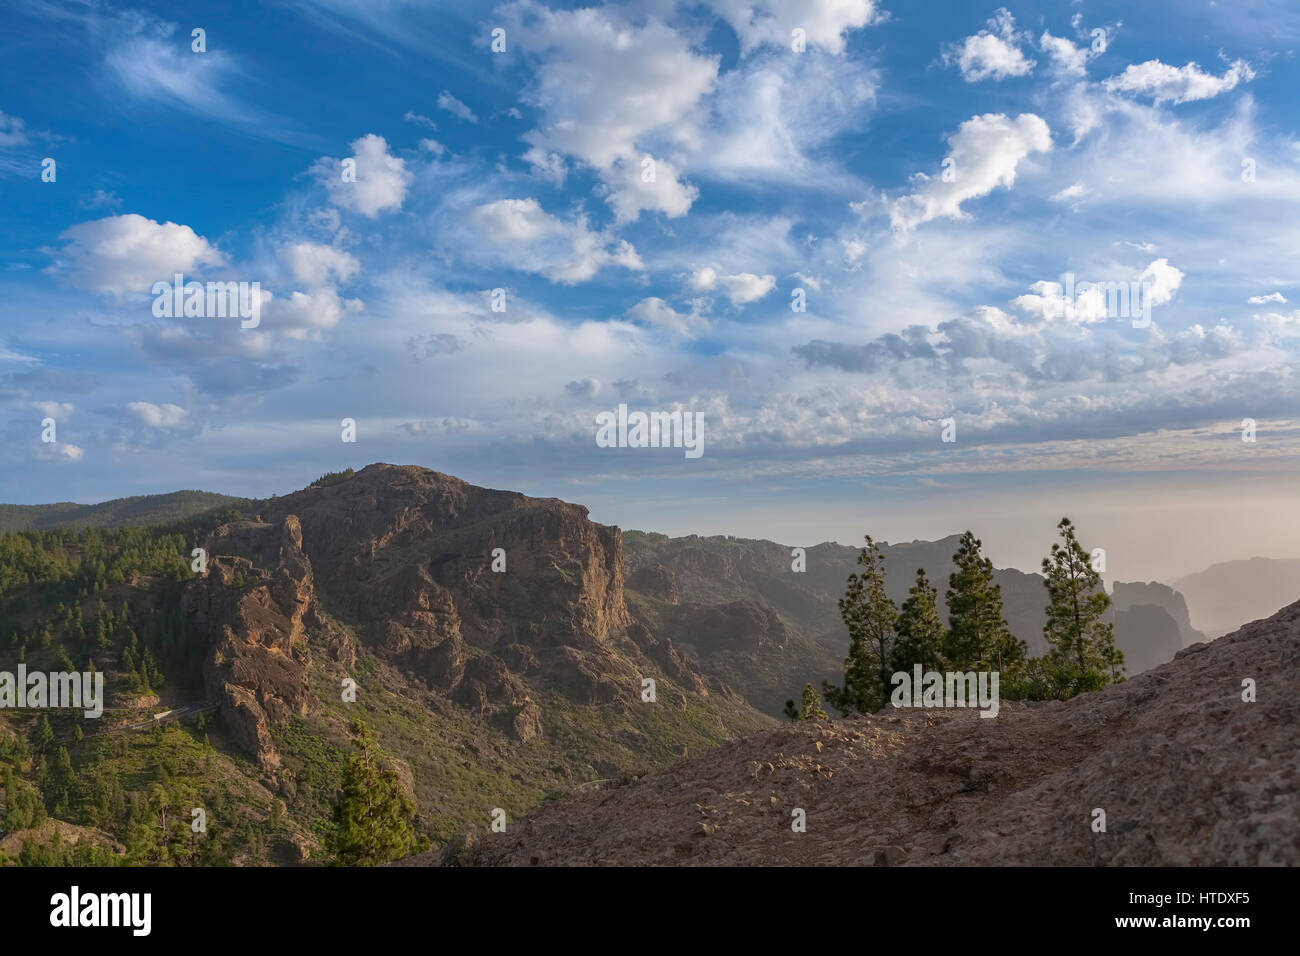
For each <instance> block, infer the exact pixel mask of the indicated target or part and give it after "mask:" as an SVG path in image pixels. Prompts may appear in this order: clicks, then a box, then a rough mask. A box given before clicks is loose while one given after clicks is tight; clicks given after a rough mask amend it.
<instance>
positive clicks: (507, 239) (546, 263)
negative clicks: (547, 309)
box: [469, 198, 645, 283]
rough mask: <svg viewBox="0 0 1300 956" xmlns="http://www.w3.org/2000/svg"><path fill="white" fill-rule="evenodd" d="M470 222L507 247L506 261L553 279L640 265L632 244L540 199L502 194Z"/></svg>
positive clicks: (586, 276)
mask: <svg viewBox="0 0 1300 956" xmlns="http://www.w3.org/2000/svg"><path fill="white" fill-rule="evenodd" d="M469 222H470V224H471V225H472V226H473V227H474V228H475V229H476V231H477V232H478V233H479V235H481V236H482V237H483V238H485V239H488V240H489V241H490V242H491V243H493V245H495V246H497V247H506V248H508V250H509V251H508V253H506V254H505V256H504V257H503V258H502V261H503V262H505V263H506V264H509V265H511V266H513V267H514V268H519V269H523V270H525V271H528V272H535V273H538V274H539V275H543V276H545V277H546V278H548V279H551V280H552V281H554V282H562V283H573V282H585V281H587V280H588V279H590V278H592V277H593V276H594V275H595V274H596V273H597V272H599V271H600V270H601V269H602V268H604V267H605V266H610V265H617V266H622V267H623V268H625V269H633V270H641V269H644V268H645V265H644V264H643V263H642V262H641V258H640V256H638V255H637V252H636V249H635V248H633V247H632V244H631V243H629V242H627V241H625V240H622V239H615V238H614V237H613V236H611V235H609V234H608V233H606V232H593V231H592V230H590V229H588V227H587V221H586V218H585V217H583V216H579V217H577V219H575V220H574V221H573V222H565V221H563V220H561V219H558V218H556V217H555V216H552V215H551V214H550V213H548V212H546V211H545V210H544V209H542V207H541V204H540V203H538V201H537V200H536V199H532V198H529V199H499V200H497V201H495V202H490V203H484V204H483V205H480V206H477V207H475V208H474V209H473V210H471V211H470V213H469Z"/></svg>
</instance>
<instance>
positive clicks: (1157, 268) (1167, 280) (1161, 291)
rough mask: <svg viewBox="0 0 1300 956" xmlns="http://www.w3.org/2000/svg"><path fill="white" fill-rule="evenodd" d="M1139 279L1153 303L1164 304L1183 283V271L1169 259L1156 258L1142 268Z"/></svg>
mask: <svg viewBox="0 0 1300 956" xmlns="http://www.w3.org/2000/svg"><path fill="white" fill-rule="evenodd" d="M1138 281H1139V282H1141V283H1142V285H1143V286H1144V287H1145V288H1146V290H1147V295H1148V296H1149V297H1150V302H1151V304H1152V305H1164V303H1166V302H1168V301H1169V300H1170V299H1172V298H1173V297H1174V293H1175V292H1177V291H1178V287H1179V286H1181V285H1182V284H1183V273H1182V271H1181V270H1179V269H1175V268H1174V267H1173V266H1171V265H1170V264H1169V260H1168V259H1156V260H1155V261H1154V262H1152V263H1151V264H1150V265H1149V266H1147V267H1146V268H1145V269H1143V270H1142V274H1141V275H1139V276H1138Z"/></svg>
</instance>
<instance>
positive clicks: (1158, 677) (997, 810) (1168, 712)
mask: <svg viewBox="0 0 1300 956" xmlns="http://www.w3.org/2000/svg"><path fill="white" fill-rule="evenodd" d="M1297 647H1300V602H1297V603H1295V604H1292V605H1290V606H1289V607H1286V608H1284V609H1283V610H1282V611H1280V612H1278V613H1277V614H1275V615H1274V616H1273V617H1271V618H1269V619H1267V620H1263V621H1256V622H1254V623H1252V624H1249V625H1247V626H1246V627H1244V628H1242V629H1240V630H1239V631H1237V632H1236V633H1234V634H1232V635H1229V636H1227V637H1223V638H1220V639H1219V640H1217V641H1214V642H1213V643H1210V644H1195V645H1193V646H1191V647H1189V648H1186V649H1184V650H1182V651H1181V652H1179V654H1178V655H1177V657H1176V658H1175V659H1174V660H1173V661H1171V662H1168V663H1165V664H1163V665H1161V666H1159V667H1156V668H1155V669H1153V670H1150V671H1148V672H1146V673H1145V674H1142V675H1140V676H1138V677H1136V678H1133V679H1132V680H1128V681H1125V682H1123V683H1121V684H1116V685H1112V686H1110V687H1107V688H1104V689H1102V690H1100V691H1097V692H1094V693H1089V694H1084V695H1081V696H1079V697H1076V698H1074V699H1072V700H1069V701H1064V702H1061V701H1053V702H1045V703H1035V704H1018V703H1011V702H1006V701H1004V702H1003V703H1002V706H1001V710H1000V712H999V713H998V715H997V716H996V717H994V718H992V719H987V718H981V717H980V716H979V714H978V712H977V711H975V710H965V709H948V710H943V709H933V710H911V709H908V710H897V711H885V712H882V713H881V714H878V715H875V716H871V717H865V718H856V719H852V720H835V721H804V722H800V723H797V724H795V725H793V726H789V727H786V728H783V729H780V730H775V731H770V732H766V733H761V734H757V735H754V736H752V737H748V738H745V739H743V740H739V741H735V742H733V743H730V744H726V745H724V746H722V747H721V748H719V749H718V750H715V751H713V752H711V753H708V754H706V755H704V756H701V757H693V758H688V759H686V760H684V761H681V762H679V763H676V764H673V765H672V766H670V767H669V768H668V769H667V770H665V771H663V772H661V773H660V774H658V775H656V776H653V777H647V778H642V779H640V780H637V781H634V782H630V783H627V784H626V785H623V786H618V787H614V788H613V789H608V790H605V791H601V792H594V793H593V792H587V791H576V792H573V793H570V794H567V795H565V796H563V797H561V798H559V799H557V800H554V801H549V802H547V803H546V804H543V805H542V806H541V807H540V808H539V809H537V810H536V811H534V812H533V813H532V814H531V815H529V816H528V817H525V818H524V819H522V820H519V821H517V822H512V824H511V826H510V828H509V830H508V831H507V832H505V833H486V834H481V835H479V838H478V839H477V840H476V841H474V842H472V843H467V842H465V843H461V844H460V845H459V846H458V851H457V853H456V854H455V862H456V863H457V864H459V865H521V866H528V865H572V864H602V863H609V862H616V863H617V864H618V865H620V866H636V865H654V864H725V865H739V866H753V865H823V866H824V865H845V864H850V865H877V866H879V865H887V866H895V865H903V866H924V865H980V866H988V865H992V864H1001V865H1033V866H1053V865H1132V866H1169V865H1173V866H1187V865H1195V866H1260V865H1289V866H1294V865H1297V864H1300V787H1298V786H1297V781H1300V753H1298V752H1297V749H1296V745H1295V743H1296V734H1297V728H1300V698H1297V697H1296V695H1295V694H1293V693H1290V692H1289V689H1290V688H1292V687H1294V686H1296V684H1297V682H1298V681H1300V653H1297ZM796 810H799V811H803V814H804V816H805V819H806V832H794V830H793V829H792V827H791V821H792V819H793V817H792V814H793V813H794V812H795V811H796ZM1099 811H1101V812H1103V813H1104V815H1105V826H1104V829H1097V828H1095V823H1096V822H1097V821H1098V820H1100V817H1099ZM439 861H440V858H439V857H438V856H437V855H435V854H427V855H425V856H423V857H418V858H411V859H409V860H408V861H406V863H407V865H422V864H423V865H436V864H437V863H438V862H439Z"/></svg>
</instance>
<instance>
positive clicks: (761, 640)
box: [669, 598, 789, 655]
mask: <svg viewBox="0 0 1300 956" xmlns="http://www.w3.org/2000/svg"><path fill="white" fill-rule="evenodd" d="M669 620H670V621H671V622H672V625H673V633H675V634H676V635H677V636H678V640H680V641H684V642H686V643H689V644H691V645H693V646H695V647H697V648H699V649H700V653H701V655H706V654H713V653H717V652H718V651H728V650H731V651H736V650H747V651H757V650H758V649H759V648H760V647H763V646H765V645H771V646H773V647H784V646H785V644H786V641H787V639H788V638H789V633H788V632H787V630H786V627H785V623H784V622H783V621H782V620H781V617H780V615H778V614H777V613H776V612H775V611H774V610H772V609H771V608H770V607H768V606H767V605H766V604H764V603H762V602H761V601H755V600H753V599H751V598H744V599H742V600H739V601H728V602H727V603H725V604H713V605H703V604H689V605H683V606H682V607H680V608H679V609H678V611H677V613H675V614H673V615H671V617H670V618H669Z"/></svg>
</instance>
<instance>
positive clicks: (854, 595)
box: [822, 535, 898, 714]
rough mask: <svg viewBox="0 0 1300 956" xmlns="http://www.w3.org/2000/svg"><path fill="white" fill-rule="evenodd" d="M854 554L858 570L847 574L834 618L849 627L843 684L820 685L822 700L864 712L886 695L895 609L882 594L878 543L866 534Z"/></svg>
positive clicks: (882, 701)
mask: <svg viewBox="0 0 1300 956" xmlns="http://www.w3.org/2000/svg"><path fill="white" fill-rule="evenodd" d="M866 541H867V544H866V547H864V548H863V549H862V550H861V551H860V552H859V553H858V564H860V565H861V566H862V568H863V570H862V571H861V572H854V573H853V574H850V575H849V582H848V586H847V587H846V588H845V590H844V597H842V598H840V617H841V618H843V620H844V626H845V627H847V628H848V629H849V656H848V657H847V658H845V660H844V683H843V685H842V686H836V685H834V684H832V683H830V682H829V681H828V682H826V683H825V684H823V685H822V690H823V693H825V695H826V700H827V701H828V702H830V704H831V706H833V707H835V708H836V709H837V710H839V711H840V712H841V713H846V714H852V713H858V714H870V713H872V712H874V711H877V710H879V709H880V708H881V707H883V706H884V705H885V702H886V701H888V700H889V688H890V683H889V674H890V671H889V666H888V661H889V649H890V647H892V646H893V642H894V640H895V632H896V629H897V626H898V608H896V607H895V606H894V602H893V601H891V600H890V598H889V595H888V594H886V593H885V562H884V558H882V557H881V554H880V546H879V545H877V544H876V542H875V541H873V540H872V539H871V535H867V536H866Z"/></svg>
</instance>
